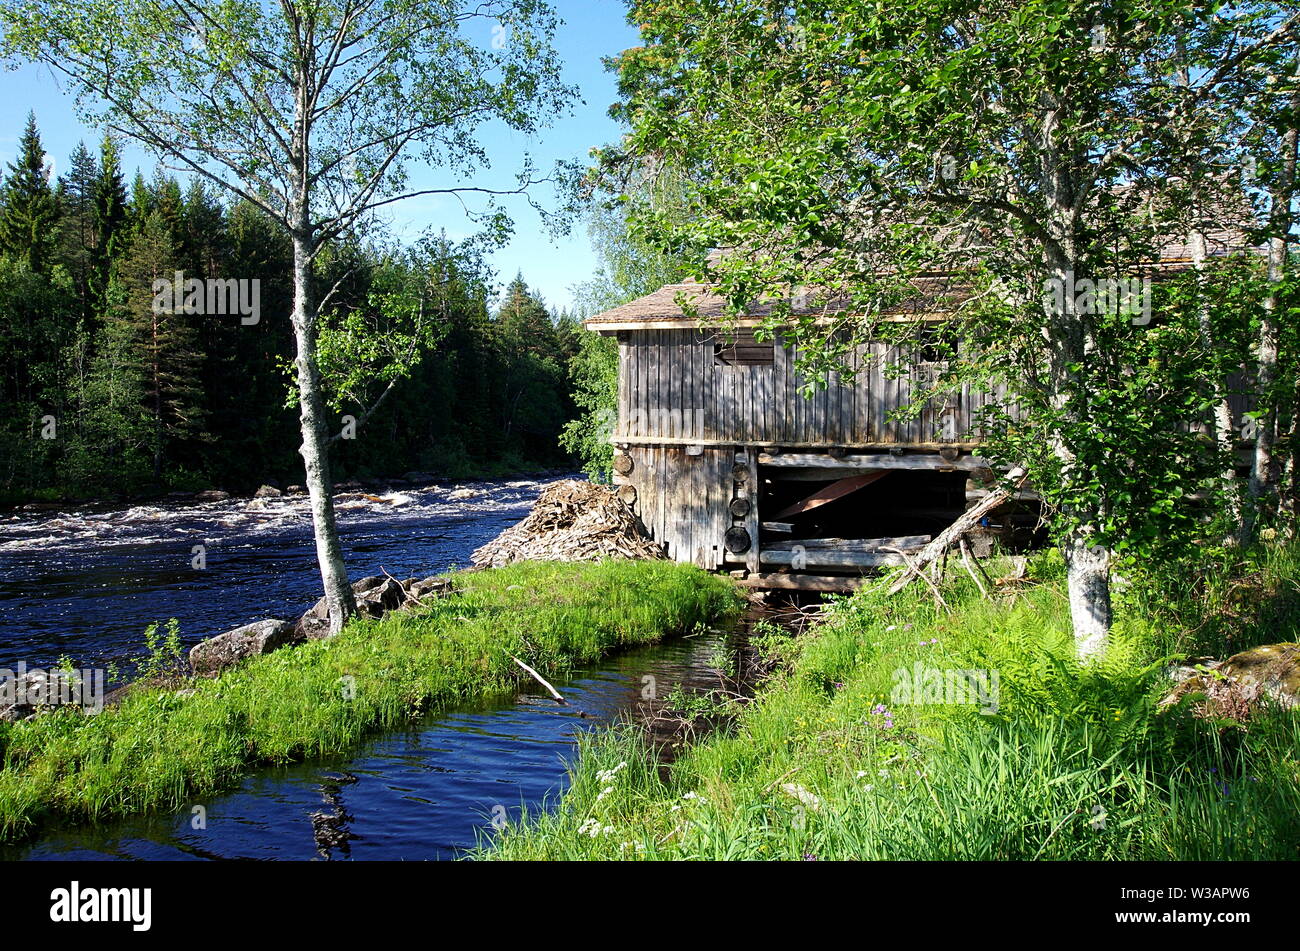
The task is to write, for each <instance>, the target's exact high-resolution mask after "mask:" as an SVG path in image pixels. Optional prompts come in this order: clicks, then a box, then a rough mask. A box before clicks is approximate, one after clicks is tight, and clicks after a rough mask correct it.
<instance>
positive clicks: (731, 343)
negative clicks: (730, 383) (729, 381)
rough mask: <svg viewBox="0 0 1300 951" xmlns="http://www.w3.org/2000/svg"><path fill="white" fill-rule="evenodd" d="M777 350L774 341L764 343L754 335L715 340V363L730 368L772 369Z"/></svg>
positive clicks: (739, 335)
mask: <svg viewBox="0 0 1300 951" xmlns="http://www.w3.org/2000/svg"><path fill="white" fill-rule="evenodd" d="M775 355H776V350H775V347H774V345H773V342H772V341H770V340H769V341H767V342H766V343H763V342H761V341H758V340H755V339H754V335H753V334H752V333H750V334H737V335H736V336H735V337H734V338H727V339H724V338H721V337H719V338H715V340H714V341H713V362H714V363H715V364H718V365H719V366H728V367H770V366H772V365H773V363H774V362H775V358H776V356H775Z"/></svg>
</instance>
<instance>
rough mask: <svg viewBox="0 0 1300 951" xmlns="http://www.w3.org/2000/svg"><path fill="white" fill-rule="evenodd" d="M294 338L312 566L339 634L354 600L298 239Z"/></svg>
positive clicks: (303, 250) (307, 268) (306, 263)
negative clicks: (337, 510)
mask: <svg viewBox="0 0 1300 951" xmlns="http://www.w3.org/2000/svg"><path fill="white" fill-rule="evenodd" d="M293 335H294V340H295V342H296V343H297V349H298V356H297V359H296V361H295V367H296V369H297V375H298V407H299V410H300V413H299V422H300V424H301V429H302V445H301V446H300V447H299V449H298V452H299V454H301V456H302V461H303V465H304V467H305V469H306V485H307V492H308V495H309V496H310V497H311V520H312V531H313V534H314V535H315V538H316V561H317V563H318V564H319V565H320V574H321V581H322V582H324V586H325V602H326V604H327V605H328V606H329V616H330V628H329V629H330V633H331V634H337V633H338V632H339V631H340V630H342V629H343V625H344V624H345V623H346V622H347V620H348V618H350V617H352V615H354V614H356V611H357V605H356V599H355V597H354V596H353V594H352V586H351V585H350V584H349V583H348V573H347V568H346V567H345V566H344V563H343V547H342V545H341V544H340V543H339V533H338V525H337V523H336V522H335V518H334V497H333V495H332V492H333V480H332V479H331V478H330V466H329V441H328V436H327V433H326V428H325V407H324V400H323V398H322V396H321V388H320V371H319V370H318V369H317V367H316V312H315V304H314V302H313V301H312V298H311V251H310V248H309V247H308V245H307V242H306V241H305V240H304V239H303V238H302V237H301V236H299V235H295V236H294V239H293Z"/></svg>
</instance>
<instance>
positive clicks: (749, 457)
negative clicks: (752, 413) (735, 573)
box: [736, 448, 762, 573]
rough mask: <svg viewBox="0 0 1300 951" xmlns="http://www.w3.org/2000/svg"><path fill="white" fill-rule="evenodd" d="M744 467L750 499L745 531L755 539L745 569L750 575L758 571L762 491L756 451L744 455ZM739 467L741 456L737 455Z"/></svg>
mask: <svg viewBox="0 0 1300 951" xmlns="http://www.w3.org/2000/svg"><path fill="white" fill-rule="evenodd" d="M744 456H745V460H744V465H745V469H746V487H747V490H748V492H747V495H746V497H747V498H748V499H749V511H748V512H746V513H745V530H746V531H748V532H749V537H750V538H752V539H753V544H752V545H751V546H750V549H749V553H748V558H747V559H746V560H745V567H746V568H748V569H749V571H750V573H755V572H757V571H758V565H759V562H758V499H759V494H760V493H761V491H762V489H761V487H760V486H759V484H758V453H756V452H754V450H753V449H752V448H751V449H747V450H745V453H744ZM736 459H737V465H739V464H740V463H739V459H740V454H739V453H737V455H736Z"/></svg>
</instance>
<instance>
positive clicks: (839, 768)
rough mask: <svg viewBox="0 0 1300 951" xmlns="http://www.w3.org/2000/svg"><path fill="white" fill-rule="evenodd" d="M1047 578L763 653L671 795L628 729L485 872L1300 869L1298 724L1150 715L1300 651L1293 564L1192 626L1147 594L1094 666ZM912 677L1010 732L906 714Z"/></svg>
mask: <svg viewBox="0 0 1300 951" xmlns="http://www.w3.org/2000/svg"><path fill="white" fill-rule="evenodd" d="M1032 567H1033V574H1034V576H1035V580H1036V581H1038V582H1039V583H1038V584H1036V585H1034V586H1033V587H1030V588H1029V589H1028V590H1026V591H1025V592H1024V593H1022V594H1020V595H1019V596H1017V597H1016V599H1015V601H1014V602H1013V603H1010V604H1008V603H1007V602H1006V601H1005V599H999V600H997V601H989V600H985V599H983V598H981V597H980V596H979V594H978V592H977V591H976V590H975V589H974V586H973V584H971V583H970V582H969V581H967V580H965V579H963V578H958V579H950V580H949V582H948V585H947V590H946V591H945V597H946V598H947V600H948V601H949V603H950V604H952V605H953V606H954V611H953V612H952V613H951V614H947V613H943V612H939V611H936V609H935V607H934V605H933V603H932V601H931V600H930V599H929V597H928V591H923V590H917V591H912V592H911V593H905V594H904V595H902V596H900V597H897V598H893V599H890V598H887V597H884V596H881V595H879V594H860V595H859V596H857V597H856V598H854V599H848V600H844V601H841V602H839V603H838V605H837V607H836V609H835V610H834V612H833V615H832V617H831V619H830V620H829V621H828V623H826V624H824V625H822V626H821V627H819V628H817V629H814V631H813V632H811V633H810V634H807V635H805V636H803V637H801V638H798V639H797V640H792V639H789V638H785V639H782V638H779V637H771V636H768V637H764V638H763V639H762V642H763V644H764V645H765V646H766V647H769V648H771V649H773V650H774V651H775V652H777V653H779V654H780V656H781V658H782V660H783V665H782V667H781V668H780V671H779V672H778V673H777V674H776V675H775V676H774V677H773V678H772V679H771V680H770V681H768V683H767V684H766V685H765V687H764V688H763V689H762V691H761V692H760V695H759V697H758V699H757V700H756V702H753V703H751V704H749V705H747V706H744V707H743V708H742V709H740V710H739V712H738V714H737V716H736V718H735V720H734V723H733V725H732V727H731V728H730V729H728V730H724V731H722V732H719V733H716V734H714V735H713V736H712V737H710V738H708V739H707V740H705V741H703V742H701V743H699V744H697V745H696V746H695V747H694V748H692V749H691V750H690V751H689V752H688V753H687V754H686V755H684V756H683V757H682V758H681V759H679V760H678V761H677V762H676V763H675V764H674V765H673V767H672V768H671V770H670V771H668V775H667V778H664V777H663V776H662V775H661V771H660V770H658V769H656V768H655V767H654V766H653V765H652V763H651V759H650V757H649V755H648V753H647V750H646V747H645V744H644V742H643V740H642V737H641V734H640V732H639V731H638V730H636V729H635V728H626V729H621V730H613V731H609V732H606V733H604V734H601V735H597V736H593V737H591V738H588V739H585V740H583V749H582V752H581V755H580V757H579V760H578V762H577V764H576V766H575V768H574V772H573V776H572V786H571V788H570V790H569V792H568V793H567V794H566V795H565V797H564V798H563V799H562V800H561V801H560V803H559V805H558V808H557V809H555V810H553V811H550V812H540V813H538V814H535V815H534V816H532V817H531V818H530V819H529V820H528V821H527V822H525V823H522V824H519V825H515V826H512V827H510V828H508V829H506V830H505V831H504V832H503V833H501V834H500V835H498V836H497V837H496V838H495V839H494V842H493V847H492V848H491V849H485V850H483V851H480V853H479V857H483V858H500V859H613V858H634V857H635V858H657V859H756V858H757V859H790V860H798V859H805V858H817V859H850V858H852V859H913V860H932V859H954V860H957V859H973V860H998V859H1008V860H1034V859H1040V860H1049V859H1050V860H1069V859H1090V860H1107V859H1149V860H1165V859H1187V860H1198V859H1296V858H1300V760H1298V757H1300V717H1298V716H1297V714H1295V713H1288V712H1285V711H1280V710H1276V709H1273V710H1264V711H1262V712H1260V713H1259V714H1257V715H1256V716H1254V717H1253V718H1252V719H1251V720H1250V721H1249V723H1248V724H1246V725H1244V726H1236V725H1230V724H1210V723H1206V722H1205V721H1201V720H1196V719H1194V718H1192V717H1191V716H1190V715H1189V713H1188V712H1187V711H1186V710H1185V709H1174V710H1172V711H1159V710H1158V709H1157V706H1156V704H1157V702H1158V700H1159V699H1160V698H1161V697H1162V696H1163V695H1164V694H1165V693H1166V692H1167V691H1168V689H1169V686H1170V684H1169V683H1168V681H1167V679H1166V677H1165V675H1164V673H1163V669H1164V666H1165V664H1166V662H1167V661H1168V659H1169V656H1170V655H1173V654H1181V653H1196V652H1198V650H1204V649H1205V647H1206V644H1207V643H1209V644H1211V645H1214V646H1218V645H1221V644H1222V643H1223V642H1224V640H1225V638H1226V639H1227V640H1228V641H1230V642H1231V643H1232V645H1233V647H1234V649H1238V650H1239V649H1243V648H1245V647H1248V646H1252V645H1255V644H1261V643H1272V642H1277V641H1287V640H1295V639H1296V637H1297V627H1300V613H1297V612H1296V611H1295V595H1296V593H1297V592H1300V557H1297V554H1296V552H1295V551H1288V550H1284V549H1283V550H1279V549H1272V550H1265V551H1261V552H1257V553H1252V554H1251V555H1250V556H1249V559H1248V561H1247V562H1246V563H1244V564H1237V565H1234V566H1231V567H1230V568H1229V569H1226V572H1227V574H1230V575H1231V576H1232V577H1231V578H1219V579H1210V580H1208V581H1206V582H1205V583H1204V584H1202V585H1200V586H1199V588H1200V590H1201V591H1202V593H1203V597H1200V598H1199V599H1198V598H1195V597H1193V596H1192V594H1190V593H1189V591H1181V592H1179V593H1178V599H1185V600H1187V601H1188V603H1187V604H1186V605H1185V607H1187V608H1188V612H1187V615H1188V616H1187V619H1186V620H1185V621H1184V623H1182V624H1181V625H1180V624H1178V623H1175V620H1174V619H1173V617H1172V614H1173V613H1174V612H1173V611H1172V608H1171V607H1170V606H1171V605H1172V604H1173V603H1174V602H1175V600H1177V599H1175V598H1174V597H1172V596H1167V597H1165V598H1163V599H1162V598H1160V597H1158V596H1155V595H1153V594H1152V593H1150V592H1148V593H1146V594H1145V595H1143V594H1140V592H1139V590H1138V589H1139V584H1138V583H1136V582H1135V583H1134V585H1133V586H1132V587H1131V588H1130V589H1129V594H1128V595H1126V597H1125V598H1124V600H1123V601H1122V603H1121V605H1120V612H1119V620H1118V623H1117V624H1116V626H1115V632H1114V638H1113V643H1112V645H1111V648H1110V651H1109V653H1108V656H1107V658H1106V660H1105V661H1104V663H1102V664H1100V665H1097V666H1090V667H1080V666H1079V665H1078V664H1077V663H1076V662H1075V660H1074V657H1073V645H1072V642H1071V638H1070V636H1069V633H1068V632H1069V625H1068V609H1067V604H1066V601H1065V597H1064V594H1063V589H1064V584H1063V578H1062V577H1061V566H1060V561H1059V556H1058V555H1056V554H1055V553H1044V554H1043V555H1040V556H1038V557H1037V558H1036V559H1035V561H1034V562H1033V566H1032ZM1227 592H1234V594H1233V595H1232V597H1231V598H1226V597H1225V593H1227ZM1192 602H1195V603H1192ZM1251 604H1253V605H1254V610H1253V611H1251V610H1247V608H1246V606H1247V605H1251ZM1155 605H1160V607H1159V608H1156V607H1155ZM1286 605H1289V606H1290V609H1289V610H1282V607H1281V606H1286ZM1219 656H1222V654H1220V655H1219ZM918 661H919V662H920V663H921V664H922V665H923V667H924V668H926V669H935V670H947V669H961V670H985V671H997V673H998V676H999V681H998V688H999V689H998V703H997V710H996V713H988V714H985V713H981V712H980V711H979V709H978V708H977V707H976V706H972V705H970V704H951V703H924V704H909V703H903V702H896V700H899V699H901V698H892V699H891V693H892V691H893V688H894V686H895V678H894V672H895V671H896V670H898V669H908V670H910V669H912V668H913V665H914V664H915V663H916V662H918ZM881 709H884V710H886V711H888V715H886V713H882V712H877V711H879V710H881ZM619 764H626V765H625V766H622V767H620V765H619ZM614 770H616V772H614ZM602 771H604V772H603V774H602ZM783 787H788V788H783Z"/></svg>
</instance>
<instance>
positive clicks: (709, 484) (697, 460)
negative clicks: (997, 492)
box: [586, 282, 1036, 590]
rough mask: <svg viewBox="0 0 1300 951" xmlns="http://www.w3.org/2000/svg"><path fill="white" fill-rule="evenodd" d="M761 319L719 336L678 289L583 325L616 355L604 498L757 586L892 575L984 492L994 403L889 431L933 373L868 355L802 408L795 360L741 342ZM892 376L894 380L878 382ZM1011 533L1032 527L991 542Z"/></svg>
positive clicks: (941, 405)
mask: <svg viewBox="0 0 1300 951" xmlns="http://www.w3.org/2000/svg"><path fill="white" fill-rule="evenodd" d="M681 302H688V304H689V310H690V311H691V316H689V317H688V316H686V315H685V314H684V313H683V309H682V307H681V306H680V304H681ZM767 313H770V311H765V309H764V308H763V307H762V306H760V307H757V308H755V309H754V310H753V312H751V313H750V314H749V315H748V316H747V317H744V318H739V319H737V318H732V319H730V320H727V321H725V326H726V329H725V330H724V329H723V325H724V321H723V314H724V301H723V300H722V298H721V297H719V296H718V295H716V294H714V293H712V291H711V290H710V289H709V288H708V287H706V286H705V285H701V284H698V283H692V282H687V283H682V284H670V285H668V286H666V287H663V288H661V289H660V290H658V291H656V292H654V293H653V294H649V295H647V296H645V297H642V298H639V299H637V300H634V301H631V302H630V303H627V304H624V305H622V306H620V307H616V308H614V309H613V310H609V311H606V312H604V313H602V314H599V315H597V316H595V317H592V318H591V319H589V320H588V321H587V322H586V326H587V328H588V329H590V330H594V331H598V332H600V333H601V334H605V335H609V336H613V337H616V338H617V340H618V357H619V359H618V368H619V369H618V372H619V376H618V422H617V425H616V428H615V431H614V434H613V436H612V442H613V443H614V445H615V447H616V455H615V462H614V471H615V477H614V479H615V483H616V485H617V486H618V491H619V494H620V496H621V497H622V498H623V499H624V501H626V502H628V504H629V505H631V506H632V508H633V511H635V512H636V513H637V515H638V516H639V517H640V519H641V521H642V522H643V524H644V525H645V527H646V529H647V530H648V531H649V532H650V534H651V535H652V536H653V537H654V538H655V539H656V540H657V541H659V542H661V543H662V544H663V545H664V547H665V549H666V551H667V553H668V555H669V557H671V558H674V559H676V560H678V561H686V562H692V563H694V564H697V565H699V566H700V567H703V568H708V569H713V570H732V571H736V572H737V573H738V574H739V573H741V572H743V573H744V576H745V578H746V580H747V581H748V583H750V584H754V585H756V586H759V587H785V588H802V589H808V590H843V589H847V588H849V587H852V585H853V584H854V583H855V579H858V578H860V577H861V575H862V573H863V570H864V569H868V568H873V567H877V566H881V565H891V564H899V563H901V556H899V555H898V554H896V553H894V552H891V551H888V550H886V549H889V548H898V549H903V550H906V549H907V548H913V547H918V546H919V545H921V544H923V543H924V542H925V541H928V540H929V538H930V537H931V536H933V535H937V534H938V533H939V532H940V531H942V530H943V529H944V528H946V527H947V526H948V525H950V524H951V523H952V522H953V521H954V520H955V519H956V518H957V517H958V516H959V515H961V513H962V512H963V511H964V510H965V509H966V507H967V504H968V501H969V500H971V499H974V498H977V497H979V496H980V495H982V494H983V493H984V492H985V491H986V489H985V486H986V485H987V484H989V483H990V482H991V481H992V480H993V472H992V471H991V469H990V468H989V465H988V463H987V462H986V461H985V460H984V459H982V458H980V456H979V454H978V450H979V445H980V443H979V431H978V419H979V411H980V409H981V407H983V406H984V405H985V403H986V402H987V401H989V400H993V401H997V400H998V399H1000V397H1001V394H999V393H997V392H980V391H974V390H971V389H970V388H962V389H961V390H960V391H955V392H952V393H949V394H946V395H944V396H941V397H936V398H933V399H931V400H930V401H929V402H927V403H926V404H925V405H924V406H923V408H922V411H921V412H920V414H919V415H917V416H914V417H911V418H909V419H908V420H906V421H896V419H895V411H896V410H899V409H901V408H903V407H905V406H907V405H909V403H910V402H911V400H912V390H913V387H914V386H918V385H923V384H925V383H926V381H928V380H930V379H932V375H933V374H934V373H935V372H936V371H937V369H938V368H937V367H936V366H935V365H934V364H933V363H930V362H928V360H927V354H926V353H925V352H924V350H919V351H916V352H913V353H908V354H906V359H903V357H904V355H903V354H901V353H900V352H899V351H897V350H896V349H894V348H891V347H889V346H887V345H886V344H884V343H873V344H866V345H863V346H861V347H859V348H858V350H857V351H856V352H855V353H853V354H852V355H851V357H850V359H851V360H852V361H854V363H855V364H856V367H860V368H862V369H861V372H859V373H857V374H856V375H855V379H854V380H853V382H852V383H851V384H847V385H846V384H843V383H841V382H840V380H839V379H837V378H836V377H835V376H834V375H832V377H831V379H830V381H829V385H828V386H827V387H825V388H823V389H821V390H820V391H818V392H816V393H815V395H812V396H809V397H805V396H803V395H801V393H800V385H801V383H802V382H803V381H802V380H801V379H800V377H799V375H798V374H797V373H796V370H795V365H794V364H795V359H796V356H797V354H796V353H794V352H793V350H792V349H791V348H790V347H789V346H786V345H785V344H784V342H783V341H781V340H780V338H778V339H777V340H776V341H775V342H763V341H760V340H758V339H756V338H755V337H754V335H753V328H754V327H755V326H756V325H758V324H759V323H760V322H761V320H762V318H763V317H764V316H766V315H767ZM938 316H939V315H932V317H938ZM906 319H926V315H923V314H921V315H916V314H914V315H911V316H909V317H907V318H906ZM868 351H870V352H868ZM900 362H902V363H905V364H906V365H907V367H908V372H907V373H906V374H904V375H902V376H900V377H898V378H896V379H895V378H891V375H890V374H888V373H887V370H886V369H885V368H887V367H888V366H889V365H891V364H896V363H900ZM929 389H930V387H929V386H928V385H926V386H925V387H924V389H923V390H918V392H926V391H928V390H929ZM968 434H974V435H973V436H970V435H968ZM1013 522H1018V523H1020V525H1021V531H1022V533H1023V531H1024V528H1025V526H1026V525H1027V526H1029V527H1032V526H1033V525H1034V524H1035V523H1036V517H1035V516H1034V515H1031V514H1029V513H1027V512H1026V513H1020V514H1018V515H1011V514H1007V515H1005V516H1003V523H1002V524H996V523H995V524H992V525H990V526H989V529H990V530H992V531H996V530H1003V531H1005V532H1008V533H1009V532H1011V531H1013V530H1014V529H1015V528H1016V526H1015V525H1014V524H1013Z"/></svg>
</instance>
